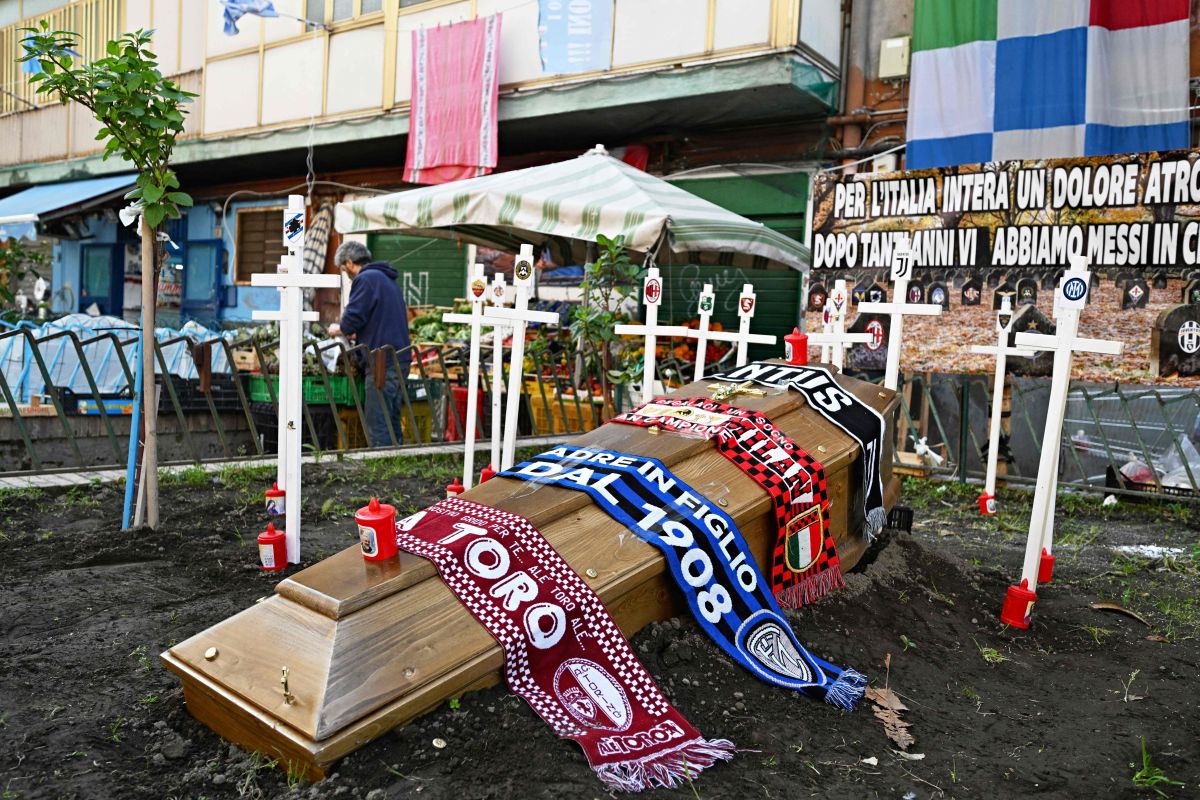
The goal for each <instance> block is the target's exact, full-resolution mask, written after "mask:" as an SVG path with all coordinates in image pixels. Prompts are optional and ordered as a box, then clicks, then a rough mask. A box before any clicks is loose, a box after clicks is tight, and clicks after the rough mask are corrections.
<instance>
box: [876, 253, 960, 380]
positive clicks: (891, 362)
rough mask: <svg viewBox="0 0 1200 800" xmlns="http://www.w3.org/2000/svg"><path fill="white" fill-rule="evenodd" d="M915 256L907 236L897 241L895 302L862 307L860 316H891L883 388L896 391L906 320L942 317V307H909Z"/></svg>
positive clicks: (893, 269)
mask: <svg viewBox="0 0 1200 800" xmlns="http://www.w3.org/2000/svg"><path fill="white" fill-rule="evenodd" d="M912 265H913V252H912V247H911V246H910V244H909V239H908V235H907V234H902V235H901V236H899V237H897V241H896V244H895V247H894V248H893V250H892V302H890V303H869V302H868V303H859V304H858V313H860V314H890V315H891V318H892V321H891V323H890V324H889V326H888V328H889V330H888V353H887V368H886V369H885V370H884V373H883V385H884V387H885V388H887V389H891V390H892V391H893V392H894V391H896V387H897V386H899V384H900V351H901V350H902V349H903V348H904V317H905V316H906V315H917V316H923V317H940V316H941V315H942V307H941V306H940V305H936V304H934V303H909V302H907V300H908V279H909V278H911V277H912Z"/></svg>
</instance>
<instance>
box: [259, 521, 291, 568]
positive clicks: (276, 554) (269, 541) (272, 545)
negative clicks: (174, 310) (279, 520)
mask: <svg viewBox="0 0 1200 800" xmlns="http://www.w3.org/2000/svg"><path fill="white" fill-rule="evenodd" d="M258 559H259V561H261V562H262V568H263V572H278V571H279V570H281V569H286V568H287V563H288V560H287V537H285V536H284V535H283V531H277V530H275V523H273V522H268V523H267V529H266V530H265V531H263V532H262V533H260V534H259V535H258Z"/></svg>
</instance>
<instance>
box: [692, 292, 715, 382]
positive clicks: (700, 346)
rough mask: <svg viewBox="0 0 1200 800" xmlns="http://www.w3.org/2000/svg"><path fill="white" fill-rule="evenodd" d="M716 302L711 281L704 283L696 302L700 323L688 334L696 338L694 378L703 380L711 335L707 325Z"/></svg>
mask: <svg viewBox="0 0 1200 800" xmlns="http://www.w3.org/2000/svg"><path fill="white" fill-rule="evenodd" d="M716 304H717V296H716V295H715V294H713V288H712V284H711V283H706V284H704V290H703V291H702V292H700V299H699V300H698V301H697V304H696V313H697V315H698V316H699V317H700V325H699V327H697V328H696V329H695V330H692V331H689V335H690V336H692V337H693V338H694V339H695V340H696V377H695V378H694V380H698V381H701V380H704V362H705V360H706V359H707V357H708V340H709V338H710V336H711V331H709V329H708V326H709V323H710V321H711V320H712V313H713V307H714V306H715V305H716Z"/></svg>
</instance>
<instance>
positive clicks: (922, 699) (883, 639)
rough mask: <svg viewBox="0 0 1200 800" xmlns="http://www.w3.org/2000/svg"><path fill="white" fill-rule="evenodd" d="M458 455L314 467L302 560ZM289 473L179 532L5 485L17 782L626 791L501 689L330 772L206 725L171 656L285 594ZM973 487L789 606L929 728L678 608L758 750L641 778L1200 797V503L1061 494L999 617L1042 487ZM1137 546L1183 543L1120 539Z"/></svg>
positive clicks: (680, 639) (691, 791) (711, 687)
mask: <svg viewBox="0 0 1200 800" xmlns="http://www.w3.org/2000/svg"><path fill="white" fill-rule="evenodd" d="M454 471H455V466H454V463H453V462H452V461H451V460H449V459H437V458H423V459H420V460H405V459H392V460H385V461H376V462H369V463H354V464H349V463H347V464H336V463H334V464H322V465H319V466H316V467H313V468H309V469H307V471H306V473H305V477H306V484H307V485H308V487H309V488H308V489H307V491H308V494H307V495H306V497H305V509H304V512H305V513H304V522H305V537H306V563H311V562H312V561H315V560H317V559H319V558H321V557H323V556H325V555H329V554H331V553H333V552H335V551H337V550H339V549H341V548H343V547H345V546H348V545H350V544H353V543H354V531H353V526H352V521H351V515H352V513H353V509H354V508H355V507H357V506H358V505H360V504H362V503H363V502H364V501H365V499H366V498H367V496H368V491H373V492H377V493H379V494H380V495H382V496H385V497H387V498H389V499H391V500H392V501H393V502H396V503H397V505H399V506H400V508H401V510H402V511H403V510H406V509H415V508H418V507H422V506H424V505H427V504H428V503H430V502H432V501H434V500H436V499H437V496H438V494H439V492H440V488H441V487H442V486H444V485H445V483H447V481H448V479H449V477H450V476H451V475H452V474H453V472H454ZM266 475H267V473H264V472H263V471H262V470H259V471H257V472H256V471H247V470H230V471H227V472H225V473H224V474H221V475H208V474H205V473H202V472H199V471H195V472H188V473H184V474H183V475H181V476H179V477H176V478H174V479H173V480H172V481H171V482H169V483H168V484H167V485H165V486H164V489H163V498H164V500H163V504H164V515H163V517H164V519H163V526H162V532H161V533H158V534H151V533H134V534H129V533H121V532H119V530H118V528H119V525H118V519H119V513H120V501H121V494H120V488H119V487H116V486H93V487H82V488H75V489H72V490H70V491H66V490H63V491H57V490H56V491H44V492H36V491H17V492H7V493H2V494H0V608H2V609H3V619H2V621H0V630H3V637H2V639H0V793H2V794H0V797H3V798H109V797H111V798H171V797H179V798H185V797H186V798H236V797H246V798H260V797H286V798H301V797H303V798H309V797H311V798H346V800H351V799H352V798H363V799H364V800H383V799H384V798H402V797H404V798H407V797H420V798H452V800H473V799H474V798H480V799H482V798H527V797H545V798H557V797H564V798H575V797H580V798H595V797H603V796H605V792H604V790H603V789H602V787H601V785H600V784H599V783H598V782H597V781H596V779H595V778H594V776H593V774H592V773H591V771H590V770H589V769H588V767H587V765H586V763H585V761H584V758H583V755H582V753H581V751H580V750H579V748H578V747H576V746H575V745H574V744H573V743H571V742H569V741H560V740H557V739H556V738H554V736H553V735H552V734H551V732H550V729H549V728H548V727H547V726H546V725H545V724H543V723H542V722H541V721H540V720H539V719H537V718H536V717H535V716H534V714H533V713H532V712H531V711H530V710H529V709H528V708H527V707H526V706H525V705H524V703H523V702H522V701H520V700H519V699H517V698H516V697H515V696H514V695H512V694H511V693H509V692H507V691H506V688H505V687H504V686H498V687H495V688H493V689H490V690H487V691H483V692H479V693H475V694H469V695H466V696H464V697H462V698H461V699H460V700H459V702H457V703H454V704H453V705H455V706H456V707H455V708H450V707H448V706H447V707H443V708H442V709H440V710H438V711H436V712H434V713H432V714H430V715H428V716H427V717H425V718H423V719H421V720H419V721H418V722H416V723H414V724H412V725H410V726H408V727H407V728H405V729H403V730H398V731H396V732H393V733H390V734H387V735H385V736H383V737H382V738H381V739H379V740H377V741H375V742H374V743H372V744H370V745H368V746H366V747H364V748H363V749H361V750H359V751H358V752H356V753H354V754H353V755H351V756H350V757H348V758H346V759H345V760H344V761H342V762H341V763H340V764H339V765H338V766H337V767H336V769H335V770H334V771H333V773H332V775H331V776H330V777H329V778H328V779H327V780H325V781H323V782H320V783H317V784H307V783H303V782H298V781H295V780H291V781H289V778H288V776H287V775H286V774H285V773H284V772H281V771H280V770H278V769H275V768H272V766H271V765H270V764H267V763H265V762H264V761H263V760H262V759H260V758H258V757H255V756H253V755H250V754H247V753H245V752H242V751H240V750H238V749H237V748H235V747H232V746H230V745H228V744H226V743H224V742H223V741H221V740H220V739H219V738H218V737H217V736H216V735H214V734H213V733H211V732H210V731H209V730H208V729H206V728H204V727H203V726H201V725H200V724H198V723H197V722H195V721H194V720H193V719H192V718H191V717H190V716H189V715H188V713H187V710H186V708H185V706H184V703H183V698H182V692H181V690H180V688H179V685H178V683H177V681H176V679H175V678H174V677H173V676H172V675H171V674H170V673H168V672H167V671H166V670H165V669H164V668H163V667H162V666H160V664H159V662H158V659H157V655H158V653H159V652H161V651H162V650H164V649H165V648H167V647H168V646H170V645H171V644H172V643H174V642H177V641H180V640H182V639H184V638H186V637H188V636H191V635H192V634H194V633H196V632H198V631H200V630H202V629H204V628H206V627H208V626H209V625H212V624H213V623H215V622H218V621H220V620H222V619H224V618H225V617H227V616H229V615H231V614H233V613H235V612H236V611H239V610H241V609H243V608H245V607H247V606H248V605H250V604H251V603H253V602H254V600H255V599H256V598H258V597H261V596H263V595H265V594H267V593H268V592H270V591H271V588H272V586H273V585H274V583H275V582H276V580H277V579H278V578H277V577H272V576H268V575H264V574H261V573H260V572H259V571H258V570H257V569H256V568H255V562H256V555H257V553H256V548H255V546H254V537H255V535H256V534H257V532H258V530H259V529H260V527H261V524H260V513H261V510H260V499H259V494H258V493H259V492H260V491H261V490H262V488H263V484H264V483H265V480H266ZM976 491H977V490H974V489H970V488H961V487H958V486H956V485H953V484H934V483H928V482H919V481H909V482H908V483H907V484H906V486H905V496H904V499H903V500H902V502H903V503H906V504H907V505H909V506H911V507H913V508H914V509H915V511H916V526H915V528H914V531H913V533H912V534H911V535H904V536H897V537H895V538H894V539H893V541H892V542H891V543H890V545H889V546H888V547H886V548H885V549H884V550H883V551H882V552H881V554H880V555H879V557H878V559H877V560H876V561H875V562H874V563H873V564H871V565H870V566H869V567H868V568H866V569H865V570H864V571H862V572H861V573H858V574H853V575H851V576H849V584H850V585H849V588H848V590H846V591H843V592H841V593H838V594H836V595H835V596H833V597H830V598H828V599H826V600H824V601H822V602H820V603H818V604H816V605H815V606H813V607H810V608H807V609H804V610H803V611H802V612H800V613H798V614H795V615H794V617H793V622H794V624H795V627H796V629H797V630H798V631H799V632H800V636H801V640H802V641H805V642H806V643H808V644H809V645H810V646H811V647H812V649H813V650H814V652H816V653H817V654H819V655H821V656H823V657H824V658H826V659H827V660H829V661H832V662H834V663H837V664H843V665H849V666H853V667H855V668H857V669H859V670H860V671H862V672H865V673H866V674H868V675H869V676H870V678H871V680H872V683H873V684H874V685H876V686H879V687H882V686H884V685H887V686H890V688H891V689H892V690H894V691H895V692H897V693H898V694H899V696H900V697H901V698H902V699H903V702H904V703H905V704H906V705H907V707H908V709H909V710H908V711H906V712H904V713H903V717H904V719H905V720H907V721H908V722H909V723H910V724H911V728H910V730H911V733H912V735H913V736H914V738H915V743H914V744H913V745H912V746H910V747H909V749H908V754H907V755H906V756H902V755H899V754H898V750H897V748H896V747H895V746H894V745H893V744H892V743H891V742H890V741H889V739H888V738H887V736H886V735H885V732H884V727H883V725H882V724H881V722H880V721H879V720H878V719H876V718H875V717H874V716H872V713H871V711H870V707H869V705H868V704H866V703H864V704H863V705H860V707H859V708H858V710H856V711H855V712H853V713H851V714H843V713H840V712H838V711H835V710H834V709H832V708H831V707H829V706H826V705H823V704H821V703H818V702H814V701H812V700H807V699H804V698H802V697H799V696H795V695H789V694H787V693H785V692H783V691H781V690H778V689H775V688H771V687H770V686H768V685H766V684H763V683H761V682H757V681H756V680H754V679H753V678H751V677H750V676H749V675H748V674H747V673H746V672H744V671H743V670H741V669H740V668H737V667H735V666H734V664H733V663H732V662H731V661H730V660H729V659H727V658H726V657H725V656H724V655H722V654H720V653H719V652H718V651H717V650H716V649H715V647H714V646H713V645H711V644H709V642H708V641H707V640H706V639H705V638H704V637H703V636H702V635H701V634H700V632H699V629H698V628H697V627H696V626H695V625H694V624H693V623H692V622H691V621H690V620H689V619H675V620H671V621H669V622H667V623H662V624H655V625H652V626H651V627H650V628H648V629H646V630H644V631H643V632H642V633H641V634H639V635H638V636H637V637H635V639H634V647H635V649H636V650H637V652H638V653H639V655H640V656H641V658H642V659H643V662H644V663H645V665H646V667H647V668H648V669H649V670H650V672H651V673H652V674H653V675H654V677H655V678H656V679H657V680H658V681H659V683H660V685H662V686H663V687H664V688H665V690H666V692H667V694H668V696H669V697H670V698H671V699H672V701H673V702H674V703H675V705H676V706H677V707H678V708H679V710H680V711H681V712H682V713H683V714H684V715H685V716H686V717H687V718H688V719H690V720H691V721H692V723H693V724H695V725H696V726H697V727H698V728H699V729H700V730H701V731H703V732H704V733H705V734H706V735H708V736H719V737H726V738H729V739H731V740H733V741H734V742H735V743H736V744H737V745H738V746H739V748H740V752H739V753H738V755H737V757H736V758H735V759H734V760H733V761H732V762H729V763H726V764H721V765H718V766H716V767H715V768H713V769H712V770H710V771H708V772H706V773H704V774H703V775H701V776H699V777H698V778H697V779H696V780H695V782H694V785H691V786H684V787H682V788H680V789H677V790H674V791H670V792H667V791H663V792H658V793H648V794H646V795H643V796H661V797H677V798H756V797H763V798H796V797H828V798H874V797H880V798H897V799H899V798H932V797H979V798H989V800H990V799H992V798H1007V797H1027V796H1037V797H1053V798H1060V797H1061V798H1077V797H1104V798H1108V797H1117V798H1121V797H1130V798H1134V797H1150V798H1152V797H1156V796H1157V795H1156V794H1154V792H1155V791H1156V790H1157V791H1159V792H1161V793H1163V794H1164V795H1166V796H1169V797H1196V796H1200V708H1198V707H1197V706H1198V702H1200V679H1198V677H1197V672H1198V664H1200V638H1198V637H1200V599H1198V598H1200V593H1198V592H1197V589H1198V588H1200V544H1198V542H1200V513H1198V512H1200V510H1198V512H1193V511H1189V509H1186V508H1183V507H1177V506H1140V507H1139V506H1131V505H1127V504H1124V503H1122V504H1121V505H1118V506H1116V507H1115V508H1104V507H1102V506H1101V505H1100V504H1099V502H1098V499H1081V498H1072V497H1064V498H1063V499H1062V501H1061V503H1060V506H1059V520H1060V533H1061V539H1060V541H1061V546H1060V548H1059V559H1058V569H1057V573H1056V576H1055V581H1054V584H1053V586H1051V587H1047V588H1046V589H1045V590H1043V594H1042V599H1041V600H1040V601H1039V604H1038V610H1037V615H1036V619H1035V627H1034V629H1033V630H1032V631H1030V632H1026V633H1022V632H1015V631H1012V630H1010V629H1006V628H1005V627H1003V626H1002V625H1000V623H999V622H998V620H997V617H996V613H997V611H998V609H999V605H1000V601H1001V598H1002V596H1003V593H1004V588H1005V586H1006V585H1007V584H1008V583H1009V582H1010V581H1011V578H1012V576H1013V575H1015V574H1016V573H1017V571H1018V569H1019V561H1020V551H1021V543H1022V541H1023V528H1024V525H1025V523H1026V520H1027V518H1028V513H1029V499H1030V498H1029V495H1027V494H1024V493H1020V492H1012V493H1008V494H1003V495H1002V496H1001V505H1002V513H1001V514H1000V515H999V516H998V517H997V518H993V519H991V520H983V519H981V518H980V517H978V516H977V514H976V513H974V511H973V509H974V495H975V493H976ZM1130 544H1156V545H1165V546H1167V547H1170V548H1173V554H1172V555H1170V556H1168V557H1167V558H1165V559H1164V558H1147V557H1140V556H1122V555H1119V554H1117V553H1116V552H1115V551H1114V546H1116V545H1130ZM1096 601H1108V602H1111V603H1116V604H1120V605H1122V606H1124V607H1126V608H1128V609H1130V610H1132V611H1135V612H1137V613H1138V614H1140V615H1141V616H1142V617H1143V618H1144V619H1145V622H1146V623H1148V624H1143V623H1142V622H1139V621H1137V620H1135V619H1133V618H1131V617H1128V616H1124V615H1122V614H1118V613H1113V612H1105V611H1099V610H1095V609H1092V608H1091V607H1090V605H1089V604H1090V603H1092V602H1096ZM889 657H890V670H889V669H887V668H885V664H886V663H888V661H889ZM435 738H438V739H444V740H445V741H446V742H447V746H446V747H445V748H444V749H437V748H435V747H434V746H433V744H432V742H433V740H434V739H435ZM1143 740H1144V742H1145V747H1146V752H1147V753H1148V754H1149V757H1150V758H1151V759H1152V767H1153V768H1155V769H1160V770H1161V773H1157V774H1159V775H1161V777H1164V778H1169V779H1171V780H1173V781H1178V782H1181V783H1182V785H1176V784H1172V783H1166V782H1161V781H1160V782H1158V783H1157V784H1156V785H1154V786H1153V787H1146V786H1138V785H1136V784H1135V782H1134V780H1133V778H1134V775H1135V773H1138V772H1139V771H1141V774H1142V776H1143V783H1145V779H1146V777H1147V776H1152V775H1154V774H1155V773H1153V772H1152V771H1146V770H1142V767H1143V762H1142V741H1143Z"/></svg>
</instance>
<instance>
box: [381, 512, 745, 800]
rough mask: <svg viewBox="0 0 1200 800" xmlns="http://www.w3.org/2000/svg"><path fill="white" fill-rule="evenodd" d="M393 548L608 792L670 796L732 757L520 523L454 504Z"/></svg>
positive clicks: (414, 521)
mask: <svg viewBox="0 0 1200 800" xmlns="http://www.w3.org/2000/svg"><path fill="white" fill-rule="evenodd" d="M396 541H397V543H398V544H399V545H400V547H401V548H402V549H404V550H407V551H408V552H410V553H415V554H416V555H419V556H423V557H424V558H428V559H429V560H430V561H432V562H433V563H434V566H436V567H437V570H438V573H439V574H440V575H441V576H442V580H444V581H445V582H446V585H447V586H449V587H450V590H451V591H453V592H454V594H455V595H456V596H457V597H458V599H459V601H460V602H461V603H462V604H463V605H464V606H466V607H467V610H468V611H470V612H471V614H472V615H473V616H474V617H475V618H476V619H477V620H479V622H480V623H481V624H482V625H483V627H485V628H486V629H487V631H488V633H490V634H491V635H492V636H493V637H495V639H496V641H497V642H499V643H500V646H501V647H502V648H503V650H504V662H505V667H506V672H507V677H508V685H509V686H510V687H511V688H512V690H513V691H514V692H515V693H516V694H518V695H520V696H521V698H523V699H524V700H525V702H527V703H529V705H530V706H531V707H532V708H533V710H534V711H535V712H536V713H537V715H538V716H539V717H541V718H542V719H543V720H545V721H546V723H547V724H549V725H550V727H551V728H553V729H554V732H555V733H556V734H557V735H558V736H559V737H560V738H564V739H574V740H575V741H576V742H578V743H579V746H580V747H582V748H583V752H584V754H585V755H586V756H587V759H588V763H589V764H591V766H592V769H593V770H595V772H596V774H597V775H598V776H599V778H600V780H601V781H603V782H604V784H605V785H606V786H607V787H609V788H610V789H615V790H620V791H631V792H633V791H641V790H642V789H650V788H654V787H673V786H677V785H679V784H681V783H683V782H684V781H687V780H690V779H691V777H692V776H694V775H696V774H698V773H700V772H701V771H702V770H704V769H706V768H707V767H710V766H712V765H713V763H715V762H716V761H718V760H726V759H729V758H732V757H733V752H734V745H733V744H732V743H731V742H729V741H727V740H725V739H708V740H706V739H704V738H703V737H701V735H700V733H699V732H698V731H697V730H696V729H695V728H693V727H692V726H691V724H689V723H688V721H687V720H685V719H684V718H683V716H682V715H681V714H680V713H679V712H678V711H676V710H675V708H674V707H672V706H671V704H670V703H668V702H667V699H666V698H665V697H664V696H663V694H662V692H661V691H659V689H658V687H657V686H656V685H655V684H654V680H653V679H652V678H651V677H650V675H649V674H648V673H647V672H646V670H645V668H644V667H642V665H641V663H640V662H639V661H638V659H637V656H635V655H634V653H633V650H632V649H630V647H629V644H628V642H626V641H625V637H624V636H622V635H621V631H620V630H619V629H618V628H617V626H616V623H614V622H613V620H612V617H611V616H609V613H608V610H607V609H606V608H605V607H604V604H603V603H601V602H600V598H599V597H597V596H596V593H595V592H593V591H592V590H591V588H590V587H589V586H588V585H587V584H586V583H584V581H583V580H582V579H581V578H580V577H579V576H578V575H577V574H576V573H575V572H574V571H573V570H572V569H571V568H570V567H569V566H568V565H567V562H566V561H564V560H563V559H562V557H561V556H559V554H558V553H557V552H555V550H554V548H553V547H551V546H550V544H549V542H547V541H546V540H545V538H543V537H542V535H541V534H540V533H538V531H537V530H536V529H535V528H534V527H533V525H531V524H530V522H529V520H527V519H525V518H524V517H521V516H518V515H516V514H511V513H509V512H507V511H501V510H500V509H496V508H491V507H489V506H484V505H480V504H478V503H473V502H471V501H469V500H464V499H461V498H454V499H449V500H443V501H442V502H440V503H438V504H436V505H434V506H431V507H430V508H427V509H425V510H424V511H418V512H417V513H415V514H413V515H412V516H409V517H407V518H405V519H403V520H400V521H399V522H398V523H397V524H396Z"/></svg>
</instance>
